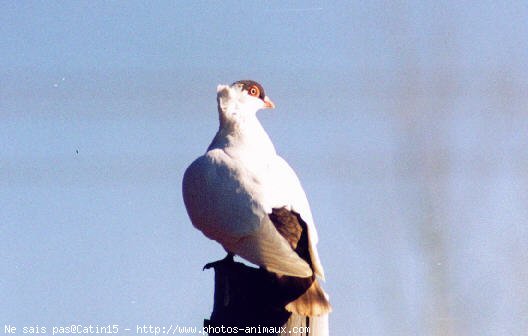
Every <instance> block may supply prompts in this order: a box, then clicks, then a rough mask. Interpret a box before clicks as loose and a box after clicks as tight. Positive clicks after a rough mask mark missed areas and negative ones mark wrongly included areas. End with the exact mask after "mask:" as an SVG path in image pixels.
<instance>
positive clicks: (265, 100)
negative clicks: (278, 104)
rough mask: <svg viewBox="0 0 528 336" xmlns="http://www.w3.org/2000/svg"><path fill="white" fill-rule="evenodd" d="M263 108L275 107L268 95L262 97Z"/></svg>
mask: <svg viewBox="0 0 528 336" xmlns="http://www.w3.org/2000/svg"><path fill="white" fill-rule="evenodd" d="M264 108H266V109H273V108H275V104H273V102H272V101H271V100H270V99H269V98H268V96H266V97H264Z"/></svg>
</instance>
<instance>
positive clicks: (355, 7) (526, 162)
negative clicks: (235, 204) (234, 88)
mask: <svg viewBox="0 0 528 336" xmlns="http://www.w3.org/2000/svg"><path fill="white" fill-rule="evenodd" d="M477 3H478V4H477ZM0 22H1V23H0V238H1V239H2V243H1V244H0V260H1V264H0V266H1V268H0V296H1V299H0V327H2V331H3V325H4V324H12V325H15V326H17V327H18V328H19V329H18V331H19V333H21V328H22V327H23V326H30V325H36V324H38V325H39V326H46V327H48V328H50V327H51V326H52V325H67V324H71V323H83V324H88V323H91V324H93V325H96V324H98V325H106V324H115V323H117V324H119V325H120V326H121V328H125V327H126V328H132V329H133V330H135V326H136V324H144V323H147V324H148V323H152V324H170V323H173V324H179V325H182V326H197V327H200V326H201V325H202V321H203V318H204V317H208V316H209V314H210V312H211V309H212V290H213V273H212V272H211V271H207V272H202V271H201V268H202V266H203V265H204V264H205V263H206V262H209V261H212V260H215V259H217V258H219V257H222V256H223V252H222V250H221V249H220V248H219V247H218V246H217V244H216V243H214V242H212V241H209V240H207V239H206V238H204V237H203V236H202V235H201V233H199V232H198V231H196V230H195V229H194V228H193V227H192V226H191V224H190V222H189V220H188V218H187V215H186V213H185V210H184V207H183V202H182V199H181V193H180V183H181V178H182V174H183V171H184V169H185V167H186V166H187V165H188V164H189V163H190V162H191V161H192V160H193V159H194V158H195V157H196V156H198V155H200V154H201V153H203V151H204V150H205V148H206V147H207V145H208V144H209V141H210V140H211V138H212V136H213V134H214V132H215V131H216V128H217V115H216V113H217V112H216V101H215V94H216V85H217V84H219V83H231V82H233V81H235V80H238V79H245V78H251V79H255V80H258V81H260V82H261V83H262V84H263V85H264V87H265V88H266V92H267V93H268V95H269V96H270V97H271V98H272V99H273V101H274V102H275V103H276V105H277V108H276V109H275V110H272V111H264V112H261V113H260V114H259V116H260V119H261V121H262V123H263V124H264V126H265V128H266V129H267V130H268V132H269V133H270V135H271V137H272V139H273V140H274V142H275V144H276V147H277V149H278V151H279V153H281V154H282V155H283V156H284V157H285V158H286V159H287V160H288V161H289V162H290V163H291V165H292V166H293V167H294V168H295V169H296V171H297V172H298V174H299V176H300V178H301V180H302V182H303V184H304V186H305V189H306V191H307V193H308V195H309V199H310V201H311V203H312V208H313V209H312V210H313V213H314V216H315V220H316V222H317V226H318V230H319V235H320V244H319V251H320V255H321V258H322V261H323V263H324V265H325V268H326V273H327V282H326V283H325V288H326V289H327V291H328V292H329V293H330V295H331V299H332V303H333V306H334V312H333V314H332V315H331V320H330V321H331V322H330V323H331V331H332V334H333V335H479V336H481V335H524V334H528V251H527V247H528V226H527V219H528V207H527V206H526V205H527V201H528V174H527V167H528V98H527V97H528V91H527V89H528V85H527V81H526V78H527V75H528V64H527V60H528V38H527V37H528V5H527V3H526V2H525V1H518V2H515V1H514V2H504V3H502V4H500V5H499V4H498V2H496V1H482V2H469V1H468V2H460V1H446V2H438V1H426V2H423V1H415V2H393V1H386V2H384V1H374V2H367V1H361V2H359V1H358V2H356V3H351V2H348V1H347V2H339V1H333V2H328V3H326V2H306V1H302V2H284V1H270V2H234V1H223V2H212V1H210V2H198V1H196V2H195V1H188V2H168V1H167V2H147V1H145V2H140V1H126V2H125V1H107V2H101V1H56V2H52V1H42V2H37V1H2V2H1V3H0ZM49 331H50V329H48V332H49ZM130 334H133V333H130Z"/></svg>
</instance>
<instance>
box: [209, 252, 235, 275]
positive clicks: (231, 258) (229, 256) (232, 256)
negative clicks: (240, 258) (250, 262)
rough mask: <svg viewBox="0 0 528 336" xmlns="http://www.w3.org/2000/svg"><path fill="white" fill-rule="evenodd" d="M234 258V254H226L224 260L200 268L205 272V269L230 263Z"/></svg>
mask: <svg viewBox="0 0 528 336" xmlns="http://www.w3.org/2000/svg"><path fill="white" fill-rule="evenodd" d="M234 257H235V255H234V254H231V253H228V254H227V255H226V257H225V258H224V259H220V260H217V261H213V262H210V263H207V264H205V265H204V267H203V268H202V271H205V270H206V269H210V268H215V267H217V266H220V265H223V264H225V263H232V262H234V261H235V259H234Z"/></svg>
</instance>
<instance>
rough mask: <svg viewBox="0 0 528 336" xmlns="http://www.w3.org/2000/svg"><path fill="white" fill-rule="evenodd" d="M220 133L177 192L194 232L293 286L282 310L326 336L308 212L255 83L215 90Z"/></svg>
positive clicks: (325, 299)
mask: <svg viewBox="0 0 528 336" xmlns="http://www.w3.org/2000/svg"><path fill="white" fill-rule="evenodd" d="M217 105H218V116H219V128H218V131H217V132H216V134H215V136H214V138H213V140H212V142H211V143H210V145H209V147H208V148H207V151H206V152H205V154H203V155H202V156H200V157H198V158H197V159H196V160H194V161H193V162H192V163H191V164H190V165H189V167H188V168H187V169H186V170H185V173H184V176H183V182H182V193H183V200H184V203H185V207H186V209H187V213H188V215H189V217H190V220H191V222H192V224H193V225H194V227H195V228H197V229H199V230H200V231H201V232H202V233H203V234H204V235H205V236H206V237H208V238H210V239H212V240H215V241H217V242H218V243H220V244H221V245H222V246H223V248H224V249H225V250H226V251H227V253H228V254H227V257H226V259H230V258H231V259H232V257H233V256H234V255H237V256H239V257H241V258H243V259H245V260H247V261H249V262H251V263H253V264H255V265H257V266H259V267H261V268H263V269H265V270H266V271H268V272H271V273H274V274H276V275H277V278H278V279H284V280H285V281H287V280H286V279H290V280H291V279H294V280H295V279H297V280H298V281H297V283H298V284H300V286H302V294H301V295H299V296H298V297H297V298H296V299H294V300H293V301H291V302H289V303H288V304H287V305H286V306H285V309H286V310H287V311H289V312H291V313H292V314H293V315H294V316H297V317H301V318H303V317H306V318H309V319H310V325H311V326H314V325H316V324H319V325H321V326H322V327H321V328H320V329H321V330H323V331H322V332H320V333H311V335H312V334H313V335H327V334H328V314H329V313H330V311H331V309H332V308H331V305H330V302H329V296H328V294H326V293H325V291H324V290H323V288H322V287H321V285H320V280H324V270H323V266H322V264H321V260H320V258H319V255H318V252H317V247H316V245H317V242H318V235H317V231H316V228H315V224H314V219H313V216H312V213H311V210H310V205H309V202H308V199H307V196H306V193H305V191H304V189H303V187H302V185H301V183H300V180H299V178H298V176H297V174H296V173H295V171H294V170H293V169H292V168H291V166H290V165H289V164H288V163H287V162H286V160H284V159H283V158H282V157H281V156H279V155H278V154H277V151H276V149H275V146H274V145H273V143H272V141H271V139H270V137H269V135H268V133H267V132H266V131H265V129H264V128H263V126H262V124H261V123H260V121H259V120H258V118H257V111H259V110H265V109H273V108H275V104H274V103H273V102H272V101H271V99H270V98H269V97H268V96H267V95H266V93H265V91H264V88H263V87H262V85H261V84H259V83H258V82H256V81H253V80H239V81H236V82H234V83H233V84H231V85H224V84H221V85H218V86H217Z"/></svg>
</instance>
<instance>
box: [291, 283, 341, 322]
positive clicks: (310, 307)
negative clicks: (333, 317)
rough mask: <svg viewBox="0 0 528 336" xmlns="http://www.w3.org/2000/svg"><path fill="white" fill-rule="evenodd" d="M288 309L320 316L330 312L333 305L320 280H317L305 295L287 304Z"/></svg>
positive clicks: (306, 314)
mask: <svg viewBox="0 0 528 336" xmlns="http://www.w3.org/2000/svg"><path fill="white" fill-rule="evenodd" d="M286 310H288V311H290V312H292V313H295V314H299V315H304V316H318V315H324V314H328V313H330V312H331V311H332V306H331V305H330V302H329V301H328V295H327V294H326V293H325V292H324V290H323V288H321V286H320V285H319V281H317V280H315V281H314V282H313V283H312V285H311V286H310V288H308V290H307V291H306V292H305V293H304V294H303V295H301V296H299V297H298V298H297V299H295V300H294V301H292V302H290V303H288V304H287V305H286Z"/></svg>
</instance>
